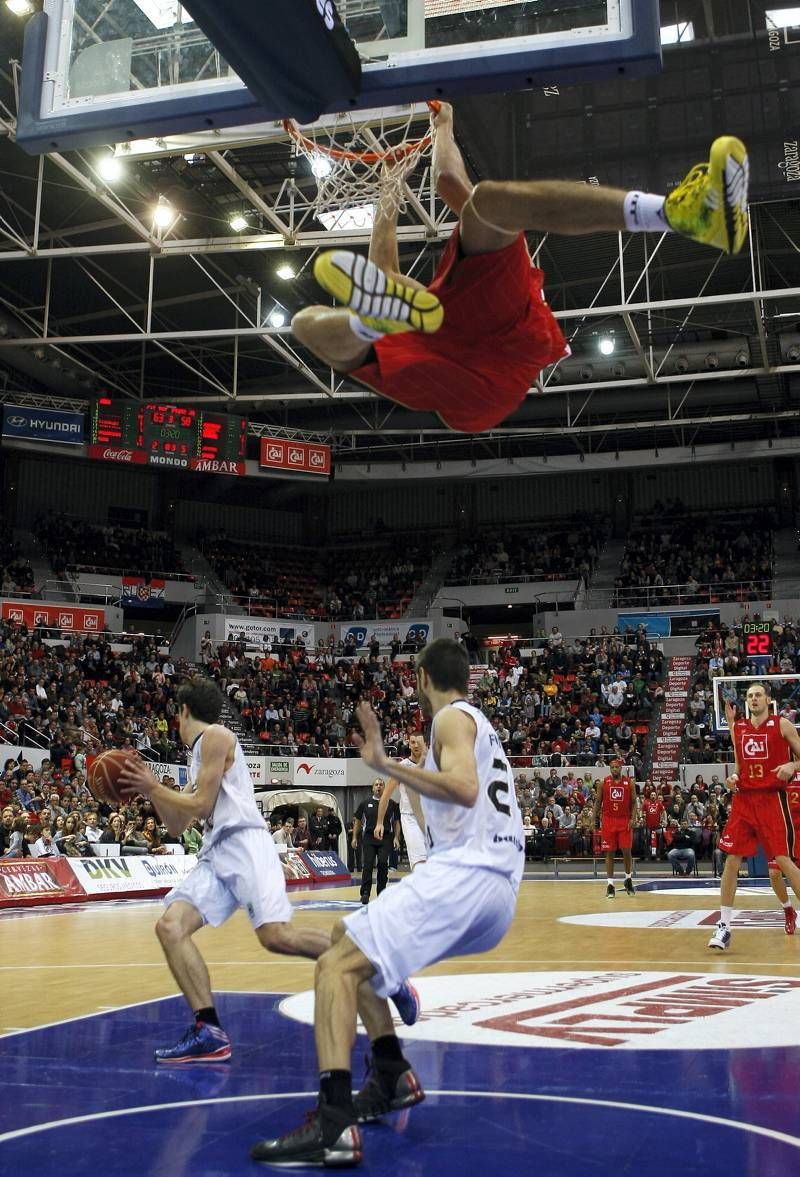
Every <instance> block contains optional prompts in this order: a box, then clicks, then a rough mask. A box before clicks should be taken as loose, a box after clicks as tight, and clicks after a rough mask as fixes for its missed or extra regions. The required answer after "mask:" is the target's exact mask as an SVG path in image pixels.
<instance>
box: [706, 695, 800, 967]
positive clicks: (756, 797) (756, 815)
mask: <svg viewBox="0 0 800 1177" xmlns="http://www.w3.org/2000/svg"><path fill="white" fill-rule="evenodd" d="M745 697H746V699H747V706H748V709H749V711H750V718H749V719H737V718H736V708H735V706H734V705H733V703H731V702H730V701H726V703H725V718H726V720H727V721H728V727H729V729H730V732H731V735H732V737H733V750H734V757H735V760H736V771H735V772H733V773H731V775H730V777H729V778H728V785H729V787H730V788H734V787H735V789H736V792H735V793H734V796H733V801H732V802H731V811H730V816H729V817H728V821H727V824H726V826H725V829H724V831H723V834H722V837H721V838H720V840H719V847H720V850H723V851H724V852H725V853H726V854H727V856H728V857H727V859H726V860H725V867H724V870H723V872H722V880H721V883H720V919H719V923H718V924H717V928H716V931H715V932H714V935H713V936H712V937H711V939H710V940H709V942H708V947H709V948H715V949H718V950H720V951H722V952H724V951H725V950H726V949H727V948H729V947H730V943H731V919H732V917H733V901H734V899H735V898H736V884H737V881H738V878H739V866H740V865H741V861H742V859H743V858H748V857H750V855H753V854H755V853H756V851H757V850H758V847H759V844H760V845H762V846H763V847H764V850H765V852H766V855H767V857H768V858H771V859H774V861H775V865H776V866H777V868H778V869H779V870H780V871H781V872H782V873H783V874H784V875H786V877H787V878H788V880H789V882H790V883H791V884H792V890H793V891H794V893H795V895H800V867H798V866H797V865H796V864H795V862H794V861H793V859H794V854H795V831H794V823H793V821H792V815H791V813H790V811H789V803H788V800H787V796H786V786H787V784H788V783H789V781H791V780H792V779H793V778H794V775H795V773H796V772H798V771H800V736H798V734H797V730H796V728H795V727H794V724H791V723H790V722H789V720H788V719H783V718H781V717H780V716H778V715H773V714H772V713H771V712H770V709H769V704H770V696H769V688H768V687H767V686H766V685H765V684H763V683H751V685H750V686H749V687H748V689H747V695H746V696H745Z"/></svg>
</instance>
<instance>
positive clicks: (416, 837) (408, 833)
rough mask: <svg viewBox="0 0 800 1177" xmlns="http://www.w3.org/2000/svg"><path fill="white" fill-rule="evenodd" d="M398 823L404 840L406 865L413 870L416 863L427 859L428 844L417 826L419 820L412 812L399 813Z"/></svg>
mask: <svg viewBox="0 0 800 1177" xmlns="http://www.w3.org/2000/svg"><path fill="white" fill-rule="evenodd" d="M400 825H401V826H402V828H403V837H404V838H405V840H406V850H407V851H408V865H409V866H410V867H411V869H412V870H413V869H414V867H415V866H416V865H417V863H420V862H425V860H426V859H427V857H428V845H427V843H426V841H425V835H424V834H423V832H422V830H421V829H420V828H419V822H418V821H417V819H416V818H415V817H414V814H413V813H401V814H400Z"/></svg>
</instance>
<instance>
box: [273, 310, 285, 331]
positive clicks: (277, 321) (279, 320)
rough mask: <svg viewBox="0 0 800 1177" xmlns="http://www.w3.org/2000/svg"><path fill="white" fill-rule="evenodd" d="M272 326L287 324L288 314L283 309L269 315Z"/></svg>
mask: <svg viewBox="0 0 800 1177" xmlns="http://www.w3.org/2000/svg"><path fill="white" fill-rule="evenodd" d="M269 324H270V327H283V326H285V324H286V315H285V314H284V312H283V311H279V310H277V309H276V310H274V311H272V313H271V314H270V316H269Z"/></svg>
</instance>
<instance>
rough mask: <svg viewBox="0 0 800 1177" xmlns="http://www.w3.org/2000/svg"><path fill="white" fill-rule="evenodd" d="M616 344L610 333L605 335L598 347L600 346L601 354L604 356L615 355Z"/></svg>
mask: <svg viewBox="0 0 800 1177" xmlns="http://www.w3.org/2000/svg"><path fill="white" fill-rule="evenodd" d="M616 346H617V345H616V343H615V342H614V340H613V339H611V338H610V337H609V336H608V335H606V336H604V337H603V338H602V339H601V340H600V343H599V344H598V347H599V348H600V354H601V355H604V356H610V355H613V353H614V349H615V347H616Z"/></svg>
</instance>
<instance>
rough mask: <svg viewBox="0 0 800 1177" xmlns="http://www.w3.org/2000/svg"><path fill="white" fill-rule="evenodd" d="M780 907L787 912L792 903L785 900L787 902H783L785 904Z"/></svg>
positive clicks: (789, 900)
mask: <svg viewBox="0 0 800 1177" xmlns="http://www.w3.org/2000/svg"><path fill="white" fill-rule="evenodd" d="M781 906H782V907H784V908H786V909H787V910H788V909H789V908H790V907H791V906H792V901H791V899H787V900H786V902H785V903H783V904H782V905H781Z"/></svg>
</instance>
